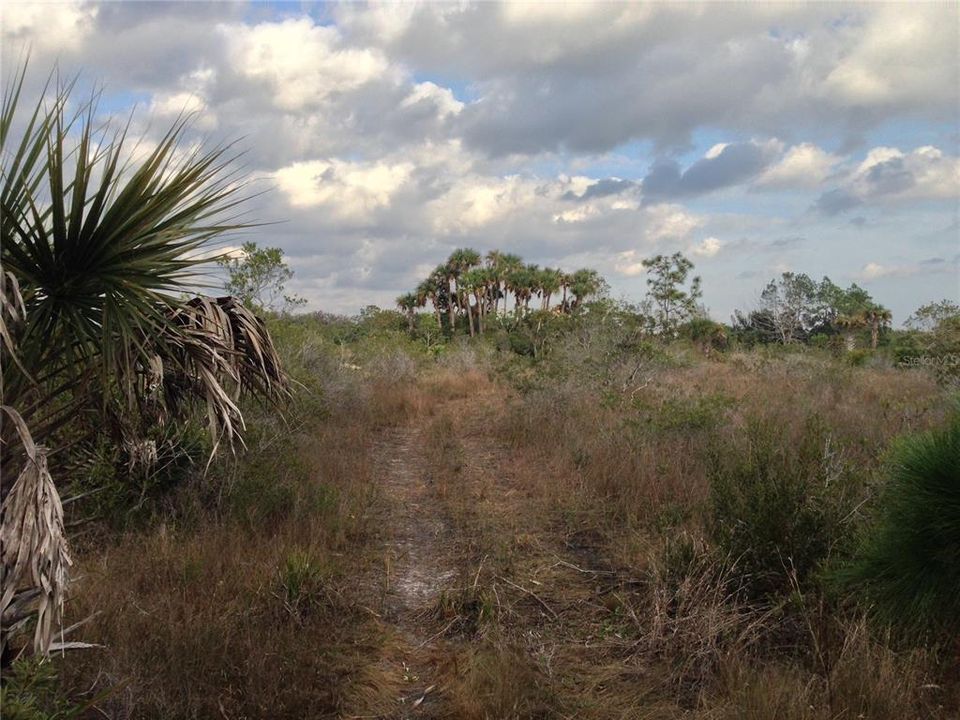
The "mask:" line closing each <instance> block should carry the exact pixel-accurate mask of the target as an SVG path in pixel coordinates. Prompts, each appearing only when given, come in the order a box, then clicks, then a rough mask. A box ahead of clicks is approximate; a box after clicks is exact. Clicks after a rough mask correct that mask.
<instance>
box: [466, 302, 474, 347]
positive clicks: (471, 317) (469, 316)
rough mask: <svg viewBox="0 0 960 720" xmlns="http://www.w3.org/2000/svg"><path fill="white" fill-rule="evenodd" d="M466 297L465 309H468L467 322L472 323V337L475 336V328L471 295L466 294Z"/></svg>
mask: <svg viewBox="0 0 960 720" xmlns="http://www.w3.org/2000/svg"><path fill="white" fill-rule="evenodd" d="M464 299H465V300H466V308H465V309H466V311H467V323H469V325H470V337H473V336H474V330H473V311H472V310H471V309H470V295H469V294H466V296H465V298H464Z"/></svg>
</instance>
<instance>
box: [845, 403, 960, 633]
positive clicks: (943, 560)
mask: <svg viewBox="0 0 960 720" xmlns="http://www.w3.org/2000/svg"><path fill="white" fill-rule="evenodd" d="M836 579H837V580H838V581H839V582H840V583H841V584H842V585H843V586H846V587H848V588H851V589H853V590H854V591H855V593H856V594H857V595H858V596H859V597H860V598H861V599H862V600H863V601H864V603H865V604H866V606H867V607H868V608H870V609H871V610H872V611H873V612H874V613H875V614H876V615H878V616H879V617H880V618H881V619H883V620H884V621H887V622H891V623H893V624H896V625H899V626H902V627H904V628H906V629H907V630H909V631H915V632H921V633H923V632H930V631H932V632H937V631H939V632H943V633H945V636H946V637H956V636H957V633H958V632H960V402H958V404H957V407H956V408H955V409H954V411H953V413H952V415H951V417H950V419H949V420H948V423H947V425H946V427H944V428H942V429H941V430H938V431H933V432H929V433H925V434H921V435H913V436H909V437H906V438H904V439H902V440H901V441H900V443H899V444H898V445H896V446H895V447H894V450H893V452H892V455H891V457H890V460H889V466H888V476H887V484H886V486H885V487H884V490H883V492H882V493H881V495H880V501H879V503H878V512H877V517H876V519H875V521H874V523H873V524H872V525H870V526H869V528H868V529H867V530H866V531H865V533H864V535H863V537H862V538H861V542H860V544H859V546H858V549H857V551H856V553H855V554H854V556H853V558H852V559H851V560H850V561H849V562H848V563H847V564H846V565H844V566H843V567H841V568H840V569H839V570H838V571H836Z"/></svg>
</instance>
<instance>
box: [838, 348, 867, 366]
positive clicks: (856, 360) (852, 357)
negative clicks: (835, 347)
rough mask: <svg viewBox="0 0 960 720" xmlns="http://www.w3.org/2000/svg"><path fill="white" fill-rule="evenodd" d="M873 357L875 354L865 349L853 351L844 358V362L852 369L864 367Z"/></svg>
mask: <svg viewBox="0 0 960 720" xmlns="http://www.w3.org/2000/svg"><path fill="white" fill-rule="evenodd" d="M871 357H873V352H872V351H870V350H867V349H865V348H859V349H857V350H851V351H850V352H848V353H847V354H846V355H844V356H843V361H844V362H845V363H846V364H847V365H849V366H850V367H864V366H865V365H866V364H867V363H868V362H869V361H870V358H871Z"/></svg>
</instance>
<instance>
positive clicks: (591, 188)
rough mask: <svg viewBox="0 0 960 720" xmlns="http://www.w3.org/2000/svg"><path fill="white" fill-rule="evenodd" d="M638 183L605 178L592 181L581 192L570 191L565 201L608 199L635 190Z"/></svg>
mask: <svg viewBox="0 0 960 720" xmlns="http://www.w3.org/2000/svg"><path fill="white" fill-rule="evenodd" d="M637 187H638V185H637V183H635V182H633V181H632V180H621V179H620V178H604V179H602V180H596V181H591V182H590V184H588V185H586V186H585V187H583V188H582V189H580V191H579V192H576V191H574V190H568V191H567V192H566V193H564V195H563V197H564V199H565V200H592V199H593V198H601V197H607V196H609V195H620V194H621V193H625V192H629V191H631V190H635V189H636V188H637Z"/></svg>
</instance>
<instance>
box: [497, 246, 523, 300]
mask: <svg viewBox="0 0 960 720" xmlns="http://www.w3.org/2000/svg"><path fill="white" fill-rule="evenodd" d="M522 268H523V258H521V257H520V256H519V255H514V254H513V253H504V254H503V255H501V256H500V279H501V282H502V284H503V312H504V314H506V312H507V292H508V291H511V292H512V288H511V287H510V282H509V278H510V275H511V274H512V273H516V272H517V271H519V270H521V269H522ZM516 303H517V300H516V298H514V306H516Z"/></svg>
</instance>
